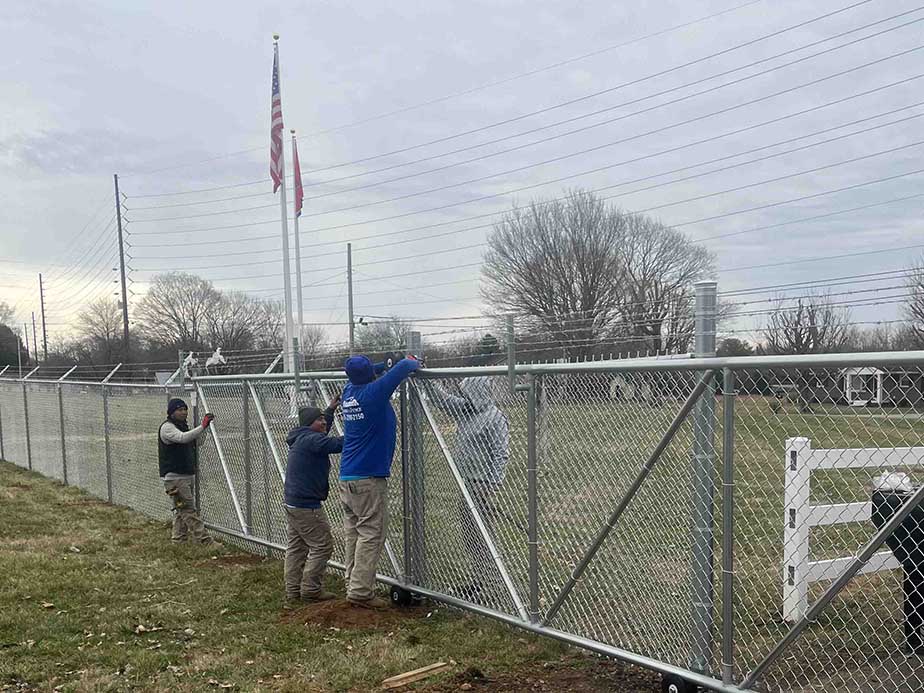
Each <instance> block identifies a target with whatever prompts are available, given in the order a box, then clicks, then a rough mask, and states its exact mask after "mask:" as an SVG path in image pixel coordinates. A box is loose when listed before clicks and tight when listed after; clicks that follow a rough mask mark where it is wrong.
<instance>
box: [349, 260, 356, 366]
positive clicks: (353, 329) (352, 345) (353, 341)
mask: <svg viewBox="0 0 924 693" xmlns="http://www.w3.org/2000/svg"><path fill="white" fill-rule="evenodd" d="M347 302H348V305H349V313H350V356H353V354H355V353H356V321H355V320H354V319H353V244H352V243H347Z"/></svg>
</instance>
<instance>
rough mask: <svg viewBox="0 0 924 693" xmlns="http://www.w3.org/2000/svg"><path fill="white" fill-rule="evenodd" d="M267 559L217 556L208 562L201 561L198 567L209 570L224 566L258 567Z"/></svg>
mask: <svg viewBox="0 0 924 693" xmlns="http://www.w3.org/2000/svg"><path fill="white" fill-rule="evenodd" d="M265 560H266V558H265V557H263V556H256V555H253V554H244V553H241V554H234V555H232V556H215V557H213V558H210V559H208V560H207V561H199V562H198V563H197V564H196V565H197V566H198V567H200V568H208V567H211V566H216V565H219V566H223V567H225V568H233V567H236V566H240V565H256V564H257V563H262V562H263V561H265Z"/></svg>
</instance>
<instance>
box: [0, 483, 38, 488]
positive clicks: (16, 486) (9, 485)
mask: <svg viewBox="0 0 924 693" xmlns="http://www.w3.org/2000/svg"><path fill="white" fill-rule="evenodd" d="M3 488H19V489H22V488H32V486H31V485H30V484H18V483H17V484H6V485H5V486H4V487H3Z"/></svg>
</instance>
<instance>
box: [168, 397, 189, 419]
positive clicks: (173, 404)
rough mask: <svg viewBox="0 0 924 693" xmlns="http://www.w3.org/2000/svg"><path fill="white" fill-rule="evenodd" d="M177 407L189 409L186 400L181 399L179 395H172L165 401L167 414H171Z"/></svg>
mask: <svg viewBox="0 0 924 693" xmlns="http://www.w3.org/2000/svg"><path fill="white" fill-rule="evenodd" d="M177 409H189V407H187V406H186V402H184V401H183V400H181V399H180V398H179V397H174V398H173V399H171V400H170V401H169V402H167V416H173V412H175V411H176V410H177Z"/></svg>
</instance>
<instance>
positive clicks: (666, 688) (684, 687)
mask: <svg viewBox="0 0 924 693" xmlns="http://www.w3.org/2000/svg"><path fill="white" fill-rule="evenodd" d="M661 690H662V691H663V692H664V693H698V692H699V691H700V688H699V686H697V685H696V684H694V683H690V682H689V681H687V680H685V679H681V678H679V677H677V676H668V675H664V676H662V677H661Z"/></svg>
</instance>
